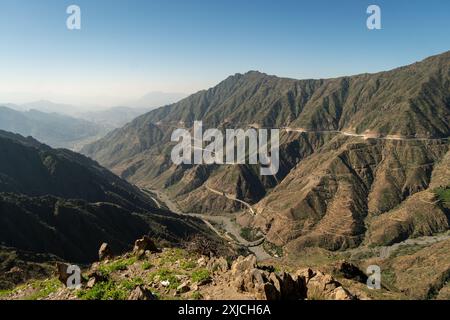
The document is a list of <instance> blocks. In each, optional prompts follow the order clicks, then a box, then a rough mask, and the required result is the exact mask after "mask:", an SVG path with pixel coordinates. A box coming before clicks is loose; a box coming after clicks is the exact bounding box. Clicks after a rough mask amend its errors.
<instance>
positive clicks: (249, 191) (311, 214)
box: [83, 52, 450, 252]
mask: <svg viewBox="0 0 450 320" xmlns="http://www.w3.org/2000/svg"><path fill="white" fill-rule="evenodd" d="M195 120H202V121H203V124H204V127H205V129H207V128H209V127H217V128H222V129H225V128H248V127H250V126H257V127H275V128H284V127H289V128H293V129H304V130H306V131H308V132H303V133H302V132H293V131H290V132H289V131H286V130H282V132H281V135H280V140H281V141H280V144H281V146H280V171H279V173H278V174H277V176H276V177H261V176H259V174H258V167H257V166H248V165H239V166H203V165H182V166H175V165H173V163H172V162H171V160H170V152H171V150H172V147H173V146H174V144H173V143H171V142H170V135H171V133H172V131H173V130H174V129H176V128H179V127H186V128H189V129H190V128H191V127H192V125H193V122H194V121H195ZM449 133H450V52H446V53H444V54H441V55H438V56H434V57H430V58H428V59H425V60H424V61H422V62H419V63H415V64H412V65H409V66H406V67H401V68H397V69H394V70H391V71H387V72H380V73H376V74H362V75H356V76H351V77H342V78H336V79H321V80H294V79H284V78H277V77H275V76H268V75H265V74H262V73H259V72H255V71H252V72H249V73H246V74H244V75H242V74H236V75H234V76H232V77H229V78H227V79H226V80H224V81H223V82H221V83H220V84H218V85H217V86H216V87H214V88H211V89H209V90H206V91H201V92H198V93H196V94H194V95H192V96H190V97H188V98H186V99H183V100H182V101H180V102H178V103H175V104H173V105H170V106H167V107H163V108H159V109H157V110H154V111H151V112H149V113H148V114H146V115H143V116H141V117H139V118H137V119H135V120H134V121H133V122H131V123H129V124H127V125H126V126H124V127H123V128H121V129H117V130H115V131H113V132H111V133H110V134H108V135H107V136H106V137H105V138H103V139H101V140H99V141H98V142H96V143H93V144H91V145H89V146H86V147H85V148H84V149H83V152H84V153H85V154H87V155H88V156H90V157H92V158H94V159H96V160H98V161H99V162H100V163H101V164H103V165H105V166H106V167H108V168H110V169H111V170H113V171H114V172H115V173H117V174H119V175H121V176H122V177H124V178H126V179H128V180H129V181H131V182H133V183H136V184H139V185H143V186H148V187H153V188H165V189H167V191H168V193H169V194H170V195H171V196H172V197H173V198H174V199H175V200H176V201H177V202H178V204H179V205H181V206H182V207H183V209H184V210H185V211H186V212H213V213H223V212H233V211H239V210H242V209H245V207H244V206H242V205H241V204H239V203H237V202H235V201H230V200H229V199H226V198H225V197H223V195H220V194H217V193H214V192H211V191H210V188H213V189H215V190H220V191H221V192H225V193H226V194H231V195H233V196H234V197H236V198H238V199H241V200H244V201H246V202H248V203H250V204H253V205H254V207H255V208H256V210H257V212H258V217H257V218H256V219H255V220H254V221H251V222H250V225H251V226H256V227H258V228H259V229H260V230H262V231H263V232H265V233H267V236H268V239H269V241H270V242H272V243H274V244H275V245H277V246H283V247H285V248H287V249H289V250H291V251H294V252H295V251H298V250H300V249H301V248H304V247H308V246H321V247H324V248H327V249H332V250H337V249H345V248H349V247H355V246H358V245H360V244H363V243H366V242H371V241H372V242H373V243H374V244H381V243H383V242H385V241H387V242H395V241H399V240H400V239H405V238H407V237H411V236H417V235H419V234H420V235H426V234H430V233H434V232H439V231H442V230H444V229H446V228H448V212H447V211H445V210H443V209H442V208H440V207H439V206H438V205H437V204H436V205H435V206H434V207H433V208H432V209H430V215H429V216H427V217H425V218H424V219H422V218H418V216H417V217H416V218H415V219H410V218H408V219H407V220H408V222H407V225H408V227H407V228H406V231H402V230H403V229H402V228H403V227H398V226H392V228H391V231H389V233H390V234H389V235H388V236H387V237H385V238H384V237H379V236H378V237H374V235H375V234H378V233H379V230H378V228H377V227H376V225H377V223H378V222H377V221H378V220H377V217H382V216H383V215H385V214H388V215H390V213H391V211H392V210H394V209H396V208H397V207H398V206H400V205H405V206H408V202H410V201H414V197H413V196H414V195H415V194H417V193H420V192H423V191H426V190H428V194H431V195H433V194H434V191H433V190H434V189H433V187H432V184H431V181H432V176H433V173H434V171H435V170H438V169H437V168H438V167H439V164H440V163H441V162H442V161H443V159H444V157H445V155H446V153H447V151H448V140H446V138H447V137H449ZM351 134H370V135H371V137H383V138H387V139H373V138H372V139H364V138H363V137H355V136H351ZM433 179H434V177H433ZM443 183H444V182H443ZM441 185H443V186H444V185H445V184H441ZM427 199H428V198H427ZM405 201H408V202H405ZM404 202H405V203H404ZM432 202H433V201H432ZM427 210H428V209H427ZM391 220H392V221H395V219H389V221H391ZM382 229H383V228H382ZM375 239H378V240H375ZM388 239H390V240H388Z"/></svg>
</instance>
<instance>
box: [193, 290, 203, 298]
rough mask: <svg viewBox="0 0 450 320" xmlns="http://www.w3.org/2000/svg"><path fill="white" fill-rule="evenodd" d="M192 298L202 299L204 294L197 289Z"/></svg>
mask: <svg viewBox="0 0 450 320" xmlns="http://www.w3.org/2000/svg"><path fill="white" fill-rule="evenodd" d="M191 299H192V300H202V299H203V296H202V294H201V293H200V292H198V291H196V292H194V293H193V294H192V296H191Z"/></svg>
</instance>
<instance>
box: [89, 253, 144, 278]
mask: <svg viewBox="0 0 450 320" xmlns="http://www.w3.org/2000/svg"><path fill="white" fill-rule="evenodd" d="M136 261H137V258H136V257H130V258H123V259H118V260H115V261H113V262H110V263H108V264H105V265H101V266H100V267H99V268H98V271H99V272H100V273H102V274H103V275H105V276H107V275H109V274H110V273H112V272H115V271H122V270H126V269H127V268H128V267H129V266H131V265H132V264H134V263H135V262H136Z"/></svg>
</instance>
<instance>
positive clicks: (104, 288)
mask: <svg viewBox="0 0 450 320" xmlns="http://www.w3.org/2000/svg"><path fill="white" fill-rule="evenodd" d="M128 294H129V290H127V289H126V288H125V287H124V286H123V285H117V284H116V283H114V282H112V281H108V282H99V283H96V284H95V285H94V287H92V288H91V289H87V290H80V291H78V292H77V296H78V298H80V299H82V300H125V299H126V298H127V297H128Z"/></svg>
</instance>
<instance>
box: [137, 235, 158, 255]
mask: <svg viewBox="0 0 450 320" xmlns="http://www.w3.org/2000/svg"><path fill="white" fill-rule="evenodd" d="M146 251H149V252H150V253H155V252H159V251H160V250H159V249H158V248H157V247H156V245H155V243H154V242H153V240H152V239H150V237H148V236H143V237H142V239H138V240H136V241H135V243H134V248H133V253H134V254H137V255H143V254H145V252H146Z"/></svg>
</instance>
